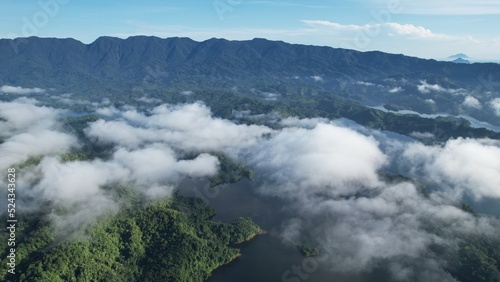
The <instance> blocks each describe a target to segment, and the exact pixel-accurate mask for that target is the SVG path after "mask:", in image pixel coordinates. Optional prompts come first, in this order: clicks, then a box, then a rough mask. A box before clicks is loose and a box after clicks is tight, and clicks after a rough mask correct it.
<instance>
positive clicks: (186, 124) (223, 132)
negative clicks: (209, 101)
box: [86, 103, 271, 151]
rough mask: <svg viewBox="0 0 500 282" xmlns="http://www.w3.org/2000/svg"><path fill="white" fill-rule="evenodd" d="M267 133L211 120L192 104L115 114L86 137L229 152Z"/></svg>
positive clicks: (95, 125)
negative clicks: (159, 143)
mask: <svg viewBox="0 0 500 282" xmlns="http://www.w3.org/2000/svg"><path fill="white" fill-rule="evenodd" d="M112 112H114V111H112ZM270 131H271V130H270V129H269V128H267V127H265V126H257V125H244V124H241V125H237V124H234V123H232V122H230V121H228V120H224V119H219V118H214V117H212V114H211V112H210V109H209V108H207V107H206V106H205V105H203V104H201V103H195V104H188V105H178V106H173V105H161V106H158V107H155V108H154V109H153V110H152V111H151V112H150V115H145V114H144V113H140V112H137V111H136V110H127V111H124V112H121V113H119V115H118V116H117V120H112V121H104V120H98V121H96V122H94V123H92V124H91V125H90V127H89V128H87V130H86V134H87V135H88V136H89V137H91V138H96V139H98V140H99V141H101V142H105V143H113V144H116V145H120V146H126V147H128V148H136V147H138V146H139V145H141V144H145V143H146V144H147V143H157V142H162V143H166V144H169V146H172V147H173V148H176V149H181V150H187V151H193V150H194V151H220V150H227V151H231V149H236V148H243V147H246V146H250V145H251V144H253V143H255V142H256V140H257V139H258V138H259V137H260V136H261V135H262V134H264V133H269V132H270Z"/></svg>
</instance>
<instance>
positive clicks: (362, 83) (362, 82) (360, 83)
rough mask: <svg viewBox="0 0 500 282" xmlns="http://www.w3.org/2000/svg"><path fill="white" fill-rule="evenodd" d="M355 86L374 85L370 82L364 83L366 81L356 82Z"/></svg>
mask: <svg viewBox="0 0 500 282" xmlns="http://www.w3.org/2000/svg"><path fill="white" fill-rule="evenodd" d="M356 84H359V85H364V86H375V84H373V83H371V82H366V81H356Z"/></svg>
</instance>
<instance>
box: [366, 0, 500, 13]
mask: <svg viewBox="0 0 500 282" xmlns="http://www.w3.org/2000/svg"><path fill="white" fill-rule="evenodd" d="M371 2H372V3H375V4H376V5H378V6H379V7H381V8H385V7H386V6H387V1H385V0H371ZM401 6H402V8H403V9H402V13H403V14H416V15H496V14H500V2H498V1H496V0H480V1H476V0H454V1H452V2H450V1H446V0H422V1H402V3H401Z"/></svg>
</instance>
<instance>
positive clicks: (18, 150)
mask: <svg viewBox="0 0 500 282" xmlns="http://www.w3.org/2000/svg"><path fill="white" fill-rule="evenodd" d="M60 113H61V111H59V110H55V109H53V108H48V107H40V106H37V105H36V101H34V100H31V99H16V100H14V101H12V102H0V118H2V119H3V120H0V137H1V138H2V139H3V141H4V142H3V143H2V144H0V155H1V156H2V157H1V158H0V168H1V169H4V168H7V167H9V166H12V165H15V164H21V163H22V162H24V161H26V160H27V159H28V158H29V157H30V156H37V155H45V154H57V153H63V152H66V151H68V150H69V149H70V148H73V147H76V146H77V140H76V138H75V137H73V136H71V135H68V134H66V133H64V132H62V131H60V129H59V128H60V125H59V124H58V122H57V117H58V116H59V114H60Z"/></svg>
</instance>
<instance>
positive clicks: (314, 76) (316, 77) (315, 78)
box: [311, 75, 323, 81]
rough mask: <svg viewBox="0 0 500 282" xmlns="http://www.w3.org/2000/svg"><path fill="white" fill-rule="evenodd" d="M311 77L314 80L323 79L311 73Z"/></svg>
mask: <svg viewBox="0 0 500 282" xmlns="http://www.w3.org/2000/svg"><path fill="white" fill-rule="evenodd" d="M311 78H312V79H314V81H323V78H322V77H321V76H319V75H313V76H311Z"/></svg>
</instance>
